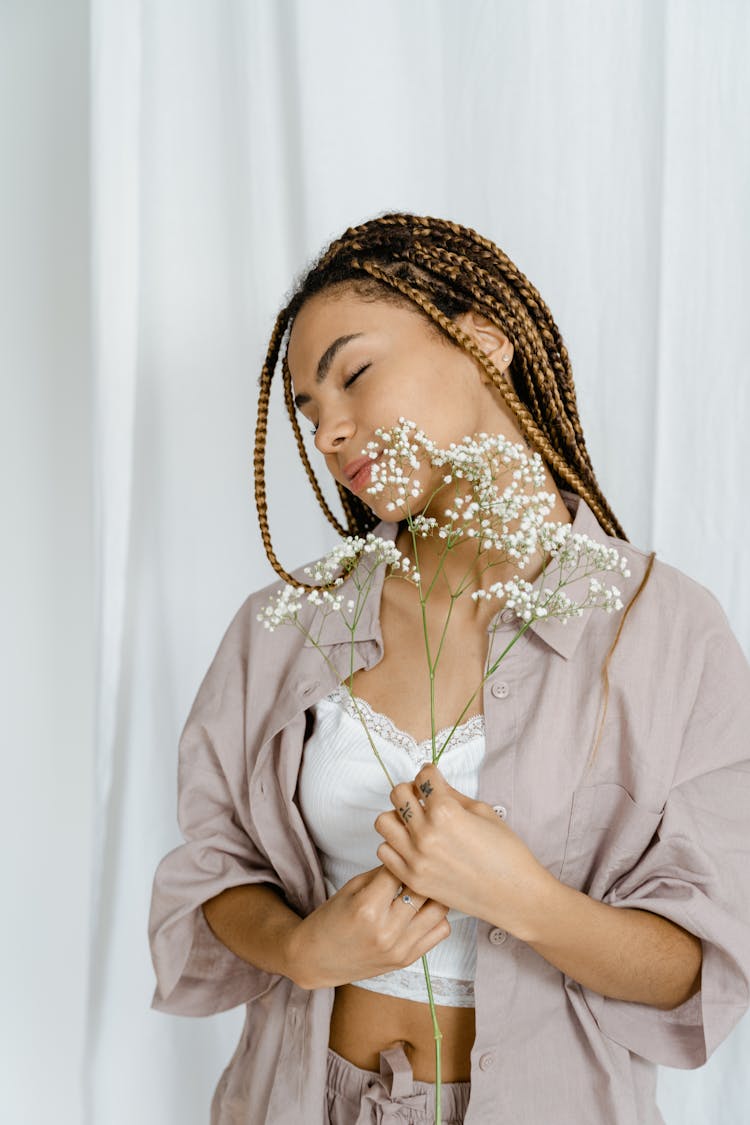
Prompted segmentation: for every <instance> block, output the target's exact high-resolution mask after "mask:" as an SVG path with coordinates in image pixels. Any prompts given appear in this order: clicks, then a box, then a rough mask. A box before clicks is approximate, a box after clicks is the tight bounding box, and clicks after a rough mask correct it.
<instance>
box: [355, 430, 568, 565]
mask: <svg viewBox="0 0 750 1125" xmlns="http://www.w3.org/2000/svg"><path fill="white" fill-rule="evenodd" d="M375 433H376V434H377V435H378V436H379V437H380V438H381V440H382V441H383V448H382V450H381V451H380V454H379V453H378V447H377V443H376V442H368V443H367V446H366V447H365V449H363V451H362V452H363V453H365V454H368V455H369V456H370V458H371V459H373V460H374V459H375V458H377V457H379V460H378V462H377V464H374V465H373V466H372V470H371V476H370V484H369V486H368V488H367V490H366V491H367V492H369V493H371V494H372V495H376V494H377V493H385V492H386V490H387V495H389V497H390V500H389V502H388V504H387V505H386V508H387V510H388V511H391V512H395V511H399V512H400V513H401V516H402V518H403V516H404V515H406V518H407V520H408V521H409V525H410V527H411V528H412V530H413V531H414V532H416V534H418V535H420V536H422V537H423V538H424V537H426V536H427V535H431V534H433V533H436V534H437V536H438V537H439V538H440V539H445V540H447V541H448V545H449V546H452V545H453V544H455V543H456V542H457V541H458V540H459V539H476V540H478V542H479V545H480V549H481V550H491V549H494V550H501V551H505V553H506V555H507V557H508V558H514V559H517V560H518V565H519V569H523V567H524V566H525V565H526V563H527V561H528V559H529V557H530V556H531V555H532V554H533V553H534V552H535V551H536V549H537V540H538V536H539V531H540V529H541V528H542V526H543V525H544V517H545V516H546V515H548V514H549V512H550V511H551V510H552V507H553V506H554V502H555V497H554V495H553V494H552V493H549V492H541V491H539V490H540V489H541V486H542V485H543V484H544V481H545V468H544V462H543V460H542V458H541V456H540V455H539V454H538V453H532V454H531V455H530V456H529V455H528V454H527V452H526V451H525V449H524V447H523V446H522V445H521V444H520V443H518V444H514V443H513V442H510V441H508V440H507V439H506V438H504V437H503V436H502V434H487V433H479V434H477V435H476V436H474V437H468V436H467V437H465V438H464V439H463V440H462V441H461V442H458V443H456V442H451V444H450V445H449V447H448V448H447V449H440V448H439V447H438V446H437V445H436V443H435V442H434V441H432V439H430V438H428V437H427V435H426V434H425V433H424V431H423V430H421V429H419V428H418V427H417V425H416V423H415V422H412V421H410V420H409V419H407V418H403V417H401V418H399V421H398V425H396V426H392V427H391V428H390V429H383V428H378V429H377V430H376V431H375ZM420 450H421V451H422V456H423V457H425V458H426V459H427V460H428V461H429V463H430V464H431V465H432V466H434V467H436V468H448V470H449V471H448V472H447V473H445V474H444V475H443V477H442V482H441V484H440V486H439V488H438V489H437V490H436V492H435V494H433V495H436V494H437V492H439V491H441V490H442V489H443V488H444V487H447V486H448V485H450V484H453V485H454V491H455V495H454V497H453V500H452V502H451V504H450V505H449V506H448V507H446V508H445V509H444V515H445V517H446V521H447V522H445V523H443V524H439V523H438V520H437V519H436V518H435V517H434V516H426V515H425V514H424V513H420V514H417V515H412V513H411V508H410V506H411V498H412V497H415V496H418V495H419V493H420V490H421V485H420V482H419V481H418V480H417V479H415V478H414V477H413V473H414V472H415V471H416V470H417V469H419V468H420V466H421V461H420V459H419V456H418V455H419V454H420ZM507 472H511V476H512V479H511V481H510V483H509V484H508V485H507V487H506V488H505V489H504V491H503V492H502V493H501V492H499V490H498V477H499V476H500V475H501V474H503V473H507ZM463 482H465V483H463ZM529 484H530V485H532V486H533V489H534V491H533V492H532V493H531V494H529V493H528V492H526V491H523V486H525V485H529ZM462 493H468V494H462ZM516 520H517V521H520V523H519V528H518V530H517V531H515V532H513V533H512V534H510V533H509V532H508V524H509V523H510V522H511V521H516Z"/></svg>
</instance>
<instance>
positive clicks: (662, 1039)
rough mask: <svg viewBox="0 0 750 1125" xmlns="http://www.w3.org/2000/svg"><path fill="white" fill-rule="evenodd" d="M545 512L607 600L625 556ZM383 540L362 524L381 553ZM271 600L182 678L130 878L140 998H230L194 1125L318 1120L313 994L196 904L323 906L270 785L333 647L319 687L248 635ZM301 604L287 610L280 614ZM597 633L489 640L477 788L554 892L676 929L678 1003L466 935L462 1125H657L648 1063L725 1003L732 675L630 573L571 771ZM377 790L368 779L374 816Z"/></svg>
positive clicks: (741, 923)
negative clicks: (468, 1025)
mask: <svg viewBox="0 0 750 1125" xmlns="http://www.w3.org/2000/svg"><path fill="white" fill-rule="evenodd" d="M563 498H564V500H565V503H566V504H567V506H568V508H569V510H570V511H571V514H573V515H574V523H573V530H574V532H584V533H586V534H588V535H590V536H592V537H593V538H595V539H597V540H598V541H600V542H602V543H605V544H607V545H609V546H613V547H616V548H617V549H618V550H619V551H621V552H622V553H624V554H625V555H626V556H627V559H628V566H629V568H630V571H631V576H630V577H629V578H624V577H622V576H621V575H619V574H618V575H617V576H616V577H615V578H614V581H615V583H616V585H617V586H618V587H619V588H620V590H621V592H622V600H623V602H624V603H625V605H627V604H628V603H629V602H630V600H631V598H632V596H633V594H634V593H635V591H636V590H637V588H638V586H639V584H640V582H641V579H642V578H643V575H644V573H645V570H646V566H647V563H648V557H649V556H648V554H647V553H646V552H644V551H641V550H639V549H638V548H637V547H635V546H633V544H632V543H627V542H624V541H622V540H618V539H616V538H614V537H610V536H608V535H606V534H605V533H604V531H603V530H602V529H601V528H600V526H599V524H598V523H597V521H596V519H595V518H594V516H593V514H592V512H591V510H590V508H589V507H588V505H587V504H586V502H585V501H584V500H582V499H580V498H579V497H578V496H577V495H575V494H573V493H571V492H564V493H563ZM396 531H397V524H395V523H381V524H379V525H378V527H377V528H376V532H377V533H378V534H380V535H382V536H383V537H384V538H389V539H393V538H394V537H395V534H396ZM295 574H296V575H298V576H299V577H302V576H303V572H302V569H301V568H300V570H298V571H297V572H295ZM383 575H384V571H383V568H382V567H380V568H379V573H378V574H376V576H375V577H374V579H373V586H372V589H371V593H370V596H369V598H368V601H367V604H366V606H365V610H364V612H363V614H362V617H361V620H360V626H359V630H358V639H357V641H356V643H355V653H354V668H355V670H356V669H359V668H371V667H373V666H374V665H375V664H377V663H378V661H379V660H380V659H381V658H382V655H383V642H382V636H381V631H380V623H379V611H380V596H381V592H382V585H383ZM600 577H602V576H600ZM604 577H605V578H608V577H610V576H604ZM542 580H543V576H540V578H539V579H537V583H539V582H541V581H542ZM347 581H350V580H347ZM579 583H580V584H578V585H575V586H574V587H573V590H572V593H571V596H572V597H576V596H578V598H579V599H580V598H582V597H583V595H584V593H585V590H586V589H587V587H588V580H587V579H581V580H579ZM281 585H282V583H280V582H275V583H273V584H272V585H269V586H267V587H266V588H265V589H263V590H260V591H258V592H257V593H255V594H252V595H251V596H250V597H249V598H248V599H247V600H246V601H245V602H244V603H243V605H242V606H241V607H240V609H239V610H238V612H237V614H236V615H235V617H234V619H233V620H232V622H231V624H230V625H229V627H228V629H227V631H226V633H225V635H224V637H223V639H222V641H221V643H220V645H219V648H218V651H217V653H216V656H215V657H214V659H213V661H212V663H211V665H210V667H209V669H208V672H207V673H206V676H205V678H204V680H203V682H202V684H201V685H200V689H199V691H198V694H197V697H196V699H195V702H194V704H193V707H192V709H191V711H190V714H189V716H188V718H187V721H186V724H185V727H184V729H183V732H182V735H181V738H180V743H179V764H178V821H179V826H180V829H181V832H182V836H183V837H184V843H181V844H180V845H179V846H177V847H176V848H174V850H172V851H170V852H169V853H168V854H167V855H165V856H164V858H163V859H162V860H161V862H160V863H159V865H158V867H157V869H156V873H155V877H154V883H153V892H152V901H151V912H150V919H149V941H150V946H151V953H152V959H153V964H154V969H155V973H156V980H157V984H156V990H155V992H154V996H153V1000H152V1007H153V1008H155V1009H157V1010H158V1011H162V1012H169V1013H174V1014H177V1015H185V1016H207V1015H211V1014H212V1013H214V1012H221V1011H224V1010H225V1009H228V1008H233V1007H235V1006H236V1005H239V1004H244V1005H245V1006H246V1014H245V1024H244V1029H243V1032H242V1036H241V1039H240V1042H239V1044H238V1046H237V1050H236V1051H235V1054H234V1056H233V1057H232V1059H231V1061H230V1063H229V1064H228V1066H227V1068H226V1069H225V1071H224V1073H223V1074H222V1075H221V1078H220V1081H219V1084H218V1086H217V1088H216V1091H215V1094H214V1097H213V1101H212V1105H211V1125H230V1123H232V1125H238V1123H240V1122H242V1123H245V1125H264V1123H269V1125H301V1123H302V1122H304V1123H305V1125H324V1123H325V1112H324V1089H325V1075H326V1056H327V1046H328V1035H329V1026H330V1016H331V1009H332V1004H333V999H334V990H333V989H332V988H323V989H315V990H313V991H310V992H308V991H306V990H304V989H302V988H299V987H297V986H296V985H295V984H293V983H292V981H291V980H289V979H288V978H286V977H284V976H281V975H278V974H273V973H267V972H264V971H262V970H261V969H258V968H256V967H254V966H253V965H250V964H248V963H246V962H245V961H243V960H242V959H241V958H239V957H237V956H236V955H235V954H234V953H232V952H231V951H230V950H229V949H227V948H226V946H224V945H223V944H222V943H221V942H220V941H219V940H218V939H217V938H216V937H215V936H214V935H213V933H212V932H211V930H210V929H209V927H208V925H207V923H206V921H205V918H204V916H203V912H202V910H201V904H202V903H203V902H205V901H206V900H207V899H209V898H211V897H212V896H214V895H216V894H218V893H219V892H220V891H222V890H224V889H225V888H227V887H232V886H236V885H239V884H243V883H256V882H264V883H269V884H271V885H273V886H275V887H277V888H278V889H279V891H280V892H281V893H282V894H283V895H284V896H285V898H286V901H287V903H288V904H289V906H290V907H291V908H292V909H293V910H295V911H296V912H297V913H298V914H299V915H300V916H306V915H307V914H308V913H310V912H311V911H313V910H314V909H315V908H316V907H318V906H320V905H321V904H322V903H323V902H324V901H325V899H326V892H325V887H324V883H323V873H322V870H321V865H320V861H319V858H318V855H317V852H316V849H315V846H314V844H313V842H312V840H311V838H310V836H309V833H308V831H307V828H306V825H305V823H304V820H303V818H302V815H301V813H300V810H299V806H298V803H297V801H296V798H295V790H296V785H297V778H298V773H299V768H300V762H301V756H302V749H303V743H304V739H305V737H306V734H308V733H309V731H310V715H309V712H308V709H309V708H310V706H311V705H312V704H313V703H314V702H315V701H316V700H318V699H320V698H321V697H322V696H324V695H326V694H327V693H328V692H329V691H331V690H332V689H333V687H334V686H335V685H336V683H337V682H339V681H340V680H343V679H345V678H346V675H347V673H348V671H349V653H350V649H349V635H348V633H347V632H346V629H345V627H344V626H343V624H342V622H341V621H340V620H339V619H338V617H337V616H336V615H332V616H330V617H329V618H327V620H326V622H325V627H324V629H323V633H322V636H321V643H322V644H323V645H324V646H325V651H326V653H327V655H328V657H329V658H330V660H331V662H332V663H333V665H334V666H335V669H336V670H337V671H334V670H332V669H331V668H329V667H328V665H327V663H326V662H325V661H324V660H323V658H322V656H321V654H320V653H319V652H318V651H317V650H316V649H315V648H314V647H313V646H312V645H311V644H310V642H309V641H306V640H305V638H304V637H303V636H302V635H301V634H300V633H299V632H298V631H297V630H296V629H295V628H294V627H293V626H284V627H283V628H279V629H277V630H276V631H275V632H274V633H268V632H267V631H266V630H265V629H264V628H263V626H262V625H261V623H260V622H258V621H257V620H256V614H257V613H258V612H259V610H260V609H261V608H262V607H263V606H264V604H265V603H266V601H267V599H268V598H269V596H270V594H271V593H272V592H274V591H275V590H278V589H279V588H280V586H281ZM343 589H346V584H345V586H344V587H343ZM317 612H318V611H317V610H314V608H313V607H312V606H308V605H305V607H304V609H303V615H305V616H304V620H305V621H307V622H308V623H309V622H310V621H311V620H312V618H313V615H314V614H315V613H317ZM508 616H511V617H512V613H510V611H508V610H505V611H504V614H503V615H501V616H500V617H499V618H498V620H499V624H498V627H497V633H496V636H495V639H494V644H493V653H494V654H495V655H498V654H499V653H500V652H501V651H502V648H500V647H498V646H499V645H502V646H503V647H505V644H507V642H508V641H509V640H511V639H512V637H513V636H514V635H515V634H516V633H517V632H518V628H519V622H518V621H517V620H508V619H507V618H508ZM621 619H622V611H620V612H614V613H612V614H607V613H605V612H604V611H602V610H585V611H584V612H583V615H582V616H581V617H576V618H572V619H570V620H569V621H568V622H567V624H565V625H563V624H562V623H561V622H560V621H558V620H546V621H544V620H543V621H539V622H536V623H535V624H534V625H533V626H532V627H531V628H529V629H528V630H527V631H526V632H525V633H524V635H523V636H522V637H521V638H520V639H519V640H518V642H517V643H516V644H515V645H514V646H513V647H512V648H511V649H510V651H509V652H508V654H507V656H506V657H505V658H504V659H503V660H502V662H501V664H500V665H499V667H498V669H497V671H496V672H495V673H494V674H493V675H492V676H491V678H490V679H489V680H488V681H487V683H486V684H485V687H484V691H483V704H484V714H485V722H486V754H485V758H484V760H483V762H482V765H481V770H480V777H479V794H478V795H479V799H481V800H483V801H486V802H488V803H489V804H492V805H504V806H505V807H506V809H507V823H508V824H509V825H510V826H511V827H512V828H513V830H514V831H515V832H516V833H517V834H518V835H519V836H520V837H521V838H522V839H523V840H524V841H525V842H526V844H527V845H528V846H529V847H530V848H531V850H532V851H533V852H534V854H535V855H536V856H537V857H538V858H539V860H540V861H541V863H542V864H544V865H545V866H546V867H547V868H548V870H549V871H550V872H552V874H553V875H555V876H556V877H557V878H558V879H560V880H561V881H562V882H563V883H566V884H569V885H570V886H572V887H575V888H577V889H579V890H581V891H583V892H585V893H586V894H589V895H590V896H591V897H592V898H595V899H599V900H601V901H603V902H606V903H609V904H610V905H612V906H615V907H635V908H639V909H643V910H648V911H651V912H653V913H655V914H661V915H663V916H664V917H666V918H670V919H672V920H673V921H674V922H677V923H679V925H681V926H683V927H684V928H685V929H686V930H689V931H690V932H691V933H693V934H696V935H697V936H698V937H699V938H700V939H701V943H702V949H703V965H702V980H701V989H700V991H699V992H698V993H696V994H695V995H694V996H693V997H691V999H689V1000H688V1001H686V1002H685V1003H684V1004H682V1005H681V1006H680V1007H678V1008H675V1009H673V1010H671V1011H661V1010H659V1009H657V1008H654V1007H651V1006H649V1005H646V1004H637V1003H632V1002H628V1001H623V1000H615V999H611V998H609V997H605V996H601V995H599V994H597V993H595V992H593V991H591V990H590V989H588V988H584V987H582V986H581V985H580V984H578V983H577V982H576V981H574V980H572V979H571V978H570V977H568V976H567V975H566V974H564V973H562V972H560V971H559V970H558V969H557V968H555V967H554V966H553V965H551V964H550V963H549V962H547V961H545V960H544V958H542V957H541V956H540V955H539V954H537V953H536V951H535V950H533V949H532V948H531V947H530V946H528V945H526V944H525V943H524V942H523V941H520V940H519V939H517V938H515V937H514V936H513V935H511V934H509V933H505V932H503V931H502V930H501V929H499V928H498V927H497V926H492V925H490V924H489V923H488V922H486V921H483V920H479V922H478V926H477V968H476V979H475V989H476V1039H475V1042H474V1046H473V1049H472V1052H471V1097H470V1102H469V1107H468V1111H467V1115H466V1118H465V1121H466V1125H485V1123H486V1125H489V1123H493V1125H494V1123H502V1122H508V1123H512V1125H602V1123H604V1122H606V1123H607V1125H653V1123H657V1122H662V1120H663V1119H662V1117H661V1115H660V1114H659V1111H658V1109H657V1107H656V1101H655V1086H656V1065H655V1064H664V1065H666V1066H672V1067H682V1068H694V1067H699V1066H701V1065H702V1064H703V1063H704V1062H705V1061H706V1059H707V1058H708V1057H709V1056H710V1055H711V1054H712V1052H713V1051H714V1050H715V1049H716V1047H717V1046H718V1045H719V1044H720V1043H721V1042H722V1040H724V1039H725V1038H726V1036H727V1035H729V1033H730V1032H731V1030H732V1028H733V1027H734V1026H735V1025H736V1023H737V1021H738V1020H739V1019H740V1017H741V1016H742V1015H743V1013H744V1012H745V1011H746V1010H747V1008H748V1006H750V998H749V997H750V854H749V853H750V846H749V840H750V762H749V761H748V743H749V741H750V734H749V733H748V732H749V731H750V666H748V662H747V660H746V658H745V656H744V654H743V652H742V650H741V648H740V645H739V643H738V641H737V639H736V637H735V636H734V634H733V632H732V630H731V628H730V626H729V623H728V621H727V618H726V615H725V614H724V611H723V610H722V608H721V606H720V604H719V602H718V601H717V599H716V598H715V597H714V595H713V594H712V593H711V592H710V591H709V590H708V589H706V588H705V587H704V586H702V585H700V584H699V583H697V582H695V581H694V580H692V579H691V578H689V577H687V576H686V575H684V574H683V573H681V572H680V571H679V570H677V569H675V568H674V567H672V566H669V565H668V564H666V563H663V562H661V561H660V560H659V559H655V560H654V563H653V569H652V573H651V575H650V577H649V580H648V582H647V583H646V585H645V587H644V589H643V590H642V592H641V594H640V596H639V598H638V600H637V601H636V602H635V604H634V605H633V607H632V610H631V611H630V613H629V614H628V616H627V619H626V620H625V622H624V625H623V628H622V632H621V635H620V638H619V641H618V644H617V647H616V648H615V650H614V653H613V654H612V658H611V660H610V664H609V669H608V674H609V704H608V710H607V714H606V721H605V724H604V727H603V733H602V737H601V741H600V744H599V749H598V752H597V755H596V758H595V760H594V762H593V765H592V766H591V767H590V768H589V769H588V770H587V768H586V767H587V762H588V759H589V755H590V752H591V749H592V746H593V742H594V739H595V736H596V732H597V730H598V725H599V719H600V715H601V708H602V702H603V683H602V678H601V670H602V665H603V663H604V660H605V657H606V654H607V653H608V651H609V649H610V646H611V645H612V642H613V640H614V638H615V634H616V632H617V629H618V627H619V625H620V622H621ZM491 628H492V625H490V629H491ZM490 629H488V632H489V631H490ZM489 643H490V638H488V644H489ZM387 789H388V785H387V781H386V779H385V778H384V803H383V808H384V809H390V808H391V807H392V806H391V804H390V800H389V797H388V793H387ZM377 862H378V860H377V856H373V862H372V866H373V867H375V866H376V865H377ZM428 1018H429V1015H428V1009H427V1007H425V1019H426V1020H427V1019H428Z"/></svg>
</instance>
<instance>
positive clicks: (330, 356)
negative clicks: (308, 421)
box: [294, 332, 364, 408]
mask: <svg viewBox="0 0 750 1125" xmlns="http://www.w3.org/2000/svg"><path fill="white" fill-rule="evenodd" d="M360 336H364V332H353V333H352V334H351V335H350V336H338V337H337V338H336V339H335V340H334V341H333V343H332V344H329V345H328V347H327V348H326V350H325V351H324V352H323V354H322V356H321V357H320V359H319V360H318V369H317V371H316V372H315V382H316V383H322V382H323V380H324V379H325V378H326V376H327V375H328V372H329V371H330V370H331V364H332V363H333V361H334V359H335V358H336V356H337V355H338V353H339V351H340V350H341V349H342V348H343V346H344V344H348V343H349V341H350V340H357V339H359V337H360ZM309 401H310V396H309V395H305V394H298V395H295V396H294V405H295V406H296V407H298V408H299V407H300V406H304V405H305V403H307V402H309Z"/></svg>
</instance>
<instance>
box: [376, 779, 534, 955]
mask: <svg viewBox="0 0 750 1125" xmlns="http://www.w3.org/2000/svg"><path fill="white" fill-rule="evenodd" d="M390 796H391V801H392V802H393V805H394V806H395V811H393V812H382V813H380V814H379V816H377V817H376V818H375V822H374V823H375V829H376V831H377V832H378V833H379V834H380V835H381V836H382V837H383V838H384V841H385V842H384V843H382V844H380V845H379V847H378V850H377V855H378V858H379V859H380V861H381V863H382V864H383V865H384V866H385V867H387V868H388V870H389V871H391V872H392V873H393V874H394V875H395V876H396V877H397V878H398V879H400V880H401V882H402V883H403V884H404V886H406V887H409V888H410V889H411V890H414V891H416V892H417V894H420V895H425V896H426V897H427V898H432V899H435V900H436V901H438V902H442V903H444V904H445V905H446V906H449V907H452V908H453V909H455V910H460V911H462V912H463V913H464V914H469V915H471V916H473V917H476V918H481V919H483V920H484V921H487V922H490V923H492V925H496V926H502V928H503V929H505V930H508V931H509V932H510V933H512V934H514V935H515V936H516V937H520V938H521V939H522V940H523V938H524V934H526V933H527V932H530V931H531V930H532V929H533V918H534V916H535V915H536V914H537V913H538V910H539V904H538V899H539V897H540V896H541V895H542V894H543V892H544V890H545V888H548V887H549V881H550V880H551V879H553V878H554V877H553V876H552V875H551V874H550V872H549V871H548V870H547V869H546V868H545V867H543V866H542V865H541V863H539V861H538V860H537V859H536V857H535V856H534V855H533V853H532V852H531V851H530V850H529V849H528V848H527V847H526V845H525V844H524V842H523V841H522V840H521V839H520V837H519V836H517V835H516V834H515V832H514V831H513V830H512V829H511V828H509V827H508V825H507V824H505V823H504V821H502V820H500V818H499V817H498V816H497V814H496V813H495V812H494V810H493V808H492V806H491V805H488V804H486V802H484V801H475V800H473V799H472V798H471V797H467V796H466V795H465V794H464V793H461V792H459V790H458V789H454V788H453V786H451V785H449V784H448V782H447V781H446V780H445V778H444V777H443V775H442V773H441V772H440V770H439V769H438V767H437V766H436V765H434V764H432V763H428V764H427V765H425V766H423V767H422V769H421V770H420V771H419V773H418V774H417V775H416V777H415V778H414V781H413V782H402V783H401V784H400V785H396V786H394V788H393V789H392V790H391V794H390Z"/></svg>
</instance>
